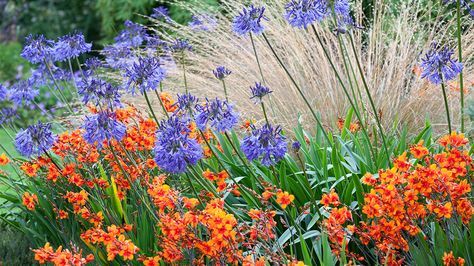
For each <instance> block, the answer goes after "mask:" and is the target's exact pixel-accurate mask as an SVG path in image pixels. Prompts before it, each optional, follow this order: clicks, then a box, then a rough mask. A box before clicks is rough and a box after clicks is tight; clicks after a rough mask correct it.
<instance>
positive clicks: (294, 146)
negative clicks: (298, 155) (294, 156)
mask: <svg viewBox="0 0 474 266" xmlns="http://www.w3.org/2000/svg"><path fill="white" fill-rule="evenodd" d="M291 148H292V149H293V151H294V152H298V151H299V150H300V149H301V143H300V142H299V141H297V140H295V141H293V143H292V144H291Z"/></svg>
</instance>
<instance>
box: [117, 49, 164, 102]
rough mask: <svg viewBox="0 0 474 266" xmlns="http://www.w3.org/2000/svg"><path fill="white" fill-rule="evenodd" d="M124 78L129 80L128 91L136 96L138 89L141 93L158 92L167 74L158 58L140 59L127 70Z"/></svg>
mask: <svg viewBox="0 0 474 266" xmlns="http://www.w3.org/2000/svg"><path fill="white" fill-rule="evenodd" d="M124 76H125V78H127V83H126V88H127V90H128V91H129V92H131V93H132V94H134V93H135V89H136V88H138V90H139V91H140V92H141V93H144V92H146V91H150V90H156V89H157V88H158V86H159V85H160V82H161V81H163V80H164V79H165V77H166V74H165V69H164V68H162V67H161V64H160V61H159V59H158V58H156V57H139V58H138V62H136V63H134V64H133V65H132V66H131V67H129V68H127V69H126V71H125V74H124Z"/></svg>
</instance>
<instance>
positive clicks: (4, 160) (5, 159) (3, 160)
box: [0, 153, 10, 165]
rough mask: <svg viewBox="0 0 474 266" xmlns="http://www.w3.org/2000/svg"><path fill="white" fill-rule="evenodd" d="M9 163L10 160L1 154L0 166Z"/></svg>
mask: <svg viewBox="0 0 474 266" xmlns="http://www.w3.org/2000/svg"><path fill="white" fill-rule="evenodd" d="M9 162H10V159H8V157H7V155H6V154H5V153H2V155H0V165H7V164H8V163H9Z"/></svg>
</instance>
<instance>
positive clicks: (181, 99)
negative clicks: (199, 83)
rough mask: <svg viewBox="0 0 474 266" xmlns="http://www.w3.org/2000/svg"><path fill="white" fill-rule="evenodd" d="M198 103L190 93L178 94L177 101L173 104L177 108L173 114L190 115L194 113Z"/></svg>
mask: <svg viewBox="0 0 474 266" xmlns="http://www.w3.org/2000/svg"><path fill="white" fill-rule="evenodd" d="M198 102H199V99H198V98H197V97H196V96H194V95H192V94H191V93H185V94H178V100H177V101H176V103H175V105H176V106H177V108H176V111H175V112H176V113H177V112H181V113H188V114H190V113H191V112H193V111H194V109H195V108H196V105H197V103H198Z"/></svg>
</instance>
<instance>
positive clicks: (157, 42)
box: [145, 35, 168, 49]
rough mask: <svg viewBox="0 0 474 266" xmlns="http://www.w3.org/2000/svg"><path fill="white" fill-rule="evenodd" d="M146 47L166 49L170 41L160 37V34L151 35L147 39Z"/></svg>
mask: <svg viewBox="0 0 474 266" xmlns="http://www.w3.org/2000/svg"><path fill="white" fill-rule="evenodd" d="M145 41H146V47H147V48H151V49H158V48H160V49H165V48H167V45H168V43H167V42H166V41H164V40H162V39H161V38H160V36H158V35H149V36H148V37H147V38H146V39H145Z"/></svg>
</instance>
